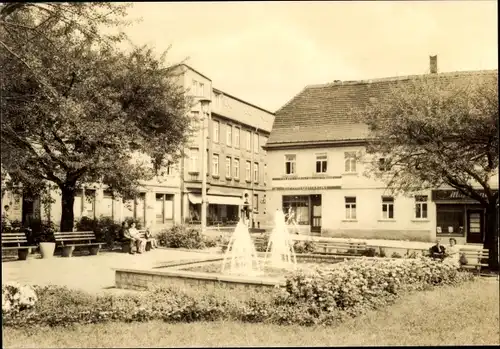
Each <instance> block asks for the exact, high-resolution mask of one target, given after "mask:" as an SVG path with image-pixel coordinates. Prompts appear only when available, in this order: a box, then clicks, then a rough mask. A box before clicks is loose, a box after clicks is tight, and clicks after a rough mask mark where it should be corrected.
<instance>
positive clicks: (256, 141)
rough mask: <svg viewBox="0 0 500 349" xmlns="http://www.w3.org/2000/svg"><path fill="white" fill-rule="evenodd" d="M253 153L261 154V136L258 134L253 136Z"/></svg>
mask: <svg viewBox="0 0 500 349" xmlns="http://www.w3.org/2000/svg"><path fill="white" fill-rule="evenodd" d="M253 152H254V153H258V152H259V134H258V133H254V134H253Z"/></svg>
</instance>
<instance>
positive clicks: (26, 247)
mask: <svg viewBox="0 0 500 349" xmlns="http://www.w3.org/2000/svg"><path fill="white" fill-rule="evenodd" d="M28 248H36V246H11V247H8V246H5V247H4V246H2V250H26V249H28Z"/></svg>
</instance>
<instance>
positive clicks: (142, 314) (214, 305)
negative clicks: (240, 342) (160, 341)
mask: <svg viewBox="0 0 500 349" xmlns="http://www.w3.org/2000/svg"><path fill="white" fill-rule="evenodd" d="M472 278H473V276H472V274H471V273H468V272H462V271H459V270H458V269H456V268H454V267H453V266H452V265H449V264H446V263H441V262H437V261H432V260H428V259H400V260H383V259H380V260H378V259H357V260H350V261H345V262H341V263H338V264H336V266H335V267H334V268H317V269H315V270H310V271H307V272H305V271H302V270H298V271H296V272H294V273H292V274H290V275H289V276H287V278H286V287H285V288H284V289H280V288H276V289H270V290H269V289H268V290H266V289H262V290H261V289H258V290H256V291H252V293H251V294H249V292H248V290H247V291H235V290H212V291H210V290H204V291H199V290H196V292H190V291H189V289H188V290H176V289H157V290H152V291H151V292H141V293H138V294H130V295H122V296H118V295H105V296H92V295H88V294H85V293H83V292H79V291H72V290H69V289H67V288H61V287H52V286H50V287H35V292H36V297H37V298H38V301H34V302H33V304H31V303H29V304H30V305H29V306H25V307H24V308H23V307H19V311H8V312H5V311H4V312H2V320H3V326H16V327H22V326H35V325H50V326H67V325H71V324H75V323H80V324H85V323H99V322H107V321H123V322H130V321H148V320H153V319H162V320H164V321H167V322H192V321H215V320H239V321H244V322H267V323H278V324H299V325H312V324H317V323H323V324H332V323H335V322H337V321H341V320H342V319H344V318H345V317H351V316H356V315H358V314H360V313H363V312H364V311H366V310H367V309H375V308H380V307H384V306H387V305H388V304H391V303H392V302H393V301H394V300H395V299H396V298H397V297H400V296H402V295H404V294H405V292H408V291H416V290H424V289H427V288H431V287H435V286H440V285H456V284H459V283H462V282H465V281H467V280H470V279H472ZM17 289H18V290H19V289H20V287H18V288H17ZM23 292H24V291H23ZM17 293H18V291H15V292H13V291H11V290H10V289H9V288H8V287H2V298H3V300H4V299H6V298H9V297H11V296H10V295H11V294H17ZM240 293H241V294H242V295H246V296H248V297H239V296H241V295H239V294H240ZM28 298H29V297H28ZM9 299H10V298H9ZM23 299H24V298H23ZM30 299H32V300H33V297H31V298H30ZM2 303H3V302H2Z"/></svg>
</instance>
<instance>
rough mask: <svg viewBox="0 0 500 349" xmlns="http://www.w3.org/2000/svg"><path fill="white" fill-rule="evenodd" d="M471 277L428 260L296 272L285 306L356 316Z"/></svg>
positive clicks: (365, 262) (359, 262) (344, 264)
mask: <svg viewBox="0 0 500 349" xmlns="http://www.w3.org/2000/svg"><path fill="white" fill-rule="evenodd" d="M471 277H472V275H471V274H470V273H467V272H461V271H459V270H458V269H457V268H456V267H454V266H452V265H448V264H446V263H441V262H438V261H432V260H430V259H428V258H422V259H402V260H400V261H394V260H383V259H379V260H367V259H357V260H349V261H345V262H341V263H338V264H337V265H336V267H335V268H331V269H328V268H326V269H317V270H316V271H313V272H308V273H305V272H303V271H300V270H299V271H297V272H295V273H294V274H293V275H292V276H290V277H289V278H288V279H287V281H286V291H287V294H288V302H291V303H293V304H305V305H307V304H309V306H310V307H311V308H312V309H316V310H318V309H319V311H320V312H327V313H331V312H336V311H339V310H340V311H344V312H346V313H347V314H350V315H357V314H359V313H360V312H363V311H365V310H367V309H370V308H377V307H380V306H383V305H385V304H387V303H389V302H391V301H392V300H394V298H395V297H396V296H398V295H400V294H402V293H403V292H404V291H408V290H423V289H426V288H428V287H431V286H437V285H445V284H457V283H460V282H463V281H465V280H469V279H470V278H471Z"/></svg>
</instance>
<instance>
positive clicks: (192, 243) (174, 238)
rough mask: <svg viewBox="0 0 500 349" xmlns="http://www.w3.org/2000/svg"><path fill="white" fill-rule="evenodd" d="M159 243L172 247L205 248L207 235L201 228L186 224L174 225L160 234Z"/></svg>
mask: <svg viewBox="0 0 500 349" xmlns="http://www.w3.org/2000/svg"><path fill="white" fill-rule="evenodd" d="M157 239H158V244H160V246H164V247H170V248H189V249H203V248H205V247H206V244H205V241H206V239H205V237H204V236H203V235H202V234H201V233H200V231H199V230H197V229H194V228H192V227H189V226H185V225H174V226H173V227H172V228H170V229H168V230H162V231H161V232H160V233H159V234H158V237H157Z"/></svg>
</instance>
